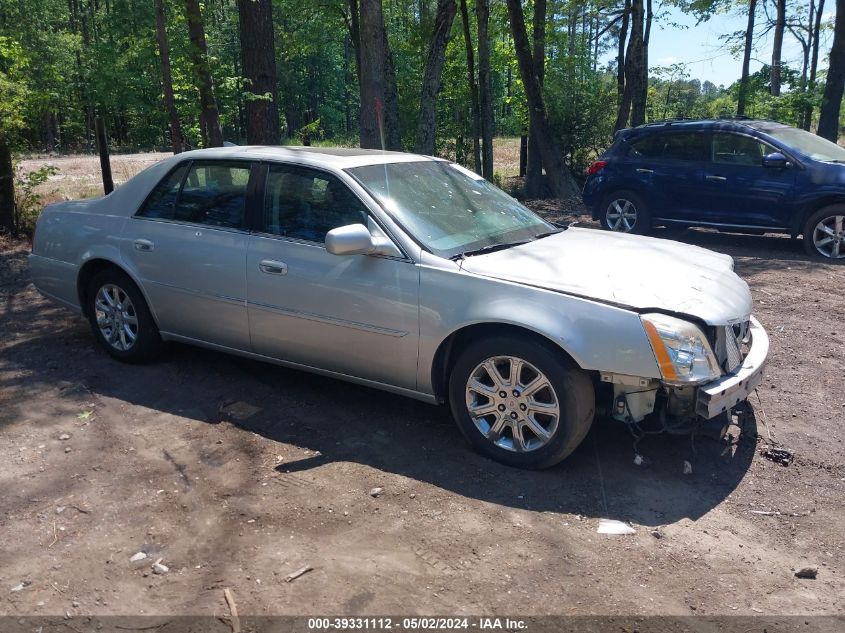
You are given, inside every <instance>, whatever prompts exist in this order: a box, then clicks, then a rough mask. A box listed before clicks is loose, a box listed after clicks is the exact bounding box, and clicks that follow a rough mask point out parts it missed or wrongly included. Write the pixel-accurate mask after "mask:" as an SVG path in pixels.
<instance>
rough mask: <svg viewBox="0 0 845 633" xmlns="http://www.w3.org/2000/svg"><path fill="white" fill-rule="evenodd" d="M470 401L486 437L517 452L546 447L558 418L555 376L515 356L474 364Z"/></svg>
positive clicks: (473, 415)
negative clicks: (544, 372)
mask: <svg viewBox="0 0 845 633" xmlns="http://www.w3.org/2000/svg"><path fill="white" fill-rule="evenodd" d="M466 406H467V410H468V411H469V415H470V418H471V419H472V421H473V423H474V424H475V426H476V428H477V429H478V430H479V431H480V432H481V434H482V435H483V436H484V437H486V438H487V439H488V440H489V441H490V442H492V443H493V444H495V445H496V446H499V447H500V448H504V449H506V450H509V451H514V452H527V451H533V450H537V449H538V448H541V447H542V446H545V445H546V444H547V443H548V442H549V441H550V440H551V439H552V437H553V436H554V434H555V431H557V427H558V423H559V421H560V403H559V401H558V397H557V393H556V392H555V389H554V387H553V386H552V383H551V381H549V379H548V378H547V377H546V376H545V374H543V372H541V371H540V370H539V369H537V368H536V367H534V366H533V365H532V364H530V363H528V362H527V361H525V360H523V359H521V358H517V357H515V356H494V357H492V358H488V359H487V360H485V361H483V362H481V363H479V364H478V365H477V366H476V368H475V369H474V370H473V371H472V373H471V374H470V376H469V379H468V380H467V385H466Z"/></svg>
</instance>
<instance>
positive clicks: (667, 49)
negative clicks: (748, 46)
mask: <svg viewBox="0 0 845 633" xmlns="http://www.w3.org/2000/svg"><path fill="white" fill-rule="evenodd" d="M665 11H666V17H664V18H663V19H661V20H659V21H658V20H655V22H654V24H653V26H652V29H651V39H650V42H649V47H648V57H649V67H650V68H654V67H655V66H669V65H670V64H675V63H683V64H686V66H687V72H688V73H689V75H690V78H691V79H700V80H701V81H702V82H703V81H706V80H709V81H712V82H713V83H714V84H716V85H717V86H718V85H724V86H725V87H727V86H729V85H731V84H732V83H733V82H734V81H736V80H737V79H739V76H740V73H741V71H742V58H741V53H740V54H738V55H737V56H733V55H732V54H731V53H730V51H729V50H728V47H727V46H726V45H725V43H724V41H723V40H721V39H719V36H720V35H722V34H725V33H733V32H735V31H744V30H745V27H746V23H747V19H748V18H747V16H742V15H729V14H721V15H716V16H714V17H712V18H710V20H709V21H708V22H704V23H702V24H699V25H698V26H696V24H695V18H694V17H692V16H690V15H686V14H684V13H683V12H681V11H680V10H679V9H669V10H665ZM825 13H826V14H827V15H825V19H830V18H832V17H833V13H832V12H831V13H828V12H827V11H826V12H825ZM763 19H764V16H763V15H762V13H761V14H759V15H758V16H757V20H758V22H762V20H763ZM672 22H674V23H676V24H677V25H678V26H673V25H671V24H670V23H672ZM684 27H686V28H684ZM771 39H772V38H771V35H769V36H768V37H766V38H761V39H758V40H757V41H756V42H755V49H756V50H755V51H754V52H753V53H752V59H751V72H752V73H753V72H755V71H757V70H759V69H760V66H761V65H762V64H763V62H767V63H768V61H769V60H771V55H772V42H771ZM831 39H832V38H831V37H830V35H829V34H828V36H827V41H825V40H822V44H823V46H822V48H821V50H820V52H819V67H820V68H824V67H826V65H827V55H828V53H829V51H830V44H831ZM783 46H784V49H783V58H784V61H785V62H786V63H787V65H790V66H792V67H794V68H798V69H799V70H800V67H801V60H802V52H801V45H800V44H799V43H798V41H797V40H796V39H795V38H794V37H793V36H792V35H791V34H790V33H789V32H787V34H786V36H785V37H784V44H783ZM611 55H613V53H612V52H611V53H609V55H608V56H611Z"/></svg>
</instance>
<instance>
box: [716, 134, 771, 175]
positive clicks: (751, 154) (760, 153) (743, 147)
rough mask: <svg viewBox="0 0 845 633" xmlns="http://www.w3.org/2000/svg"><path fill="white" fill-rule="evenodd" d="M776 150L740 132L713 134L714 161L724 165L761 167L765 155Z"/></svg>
mask: <svg viewBox="0 0 845 633" xmlns="http://www.w3.org/2000/svg"><path fill="white" fill-rule="evenodd" d="M774 151H775V150H774V149H773V148H771V147H769V146H768V145H766V144H765V143H761V142H760V141H758V140H757V139H754V138H751V137H750V136H742V135H740V134H724V133H719V134H714V135H713V162H714V163H721V164H723V165H744V166H748V167H750V166H753V167H761V166H762V165H763V157H764V156H765V155H766V154H771V153H772V152H774Z"/></svg>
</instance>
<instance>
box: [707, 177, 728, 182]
mask: <svg viewBox="0 0 845 633" xmlns="http://www.w3.org/2000/svg"><path fill="white" fill-rule="evenodd" d="M707 180H709V181H710V182H725V181H726V180H727V178H725V177H724V176H707Z"/></svg>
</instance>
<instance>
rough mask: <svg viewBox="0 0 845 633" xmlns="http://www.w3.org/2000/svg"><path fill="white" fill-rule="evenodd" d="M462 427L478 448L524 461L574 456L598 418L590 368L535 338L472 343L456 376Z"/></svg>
mask: <svg viewBox="0 0 845 633" xmlns="http://www.w3.org/2000/svg"><path fill="white" fill-rule="evenodd" d="M449 402H450V405H451V409H452V415H453V416H454V418H455V421H456V422H457V423H458V427H459V428H460V430H461V432H462V433H463V434H464V436H466V438H467V439H468V440H469V442H470V444H472V446H473V447H474V448H475V449H476V450H477V451H479V452H481V453H483V454H485V455H487V456H489V457H492V458H493V459H495V460H497V461H500V462H503V463H505V464H508V465H510V466H517V467H520V468H547V467H549V466H553V465H554V464H557V463H558V462H560V461H561V460H562V459H564V458H565V457H566V456H568V455H569V454H570V453H571V452H572V451H574V450H575V448H576V447H577V446H578V444H580V443H581V441H582V440H583V439H584V436H585V435H586V434H587V431H589V429H590V425H591V424H592V421H593V415H594V410H595V394H594V392H593V385H592V382H591V381H590V378H589V377H588V375H587V373H586V372H584V371H582V370H581V369H578V368H576V367H572V366H571V365H570V364H569V363H567V362H566V361H565V360H564V359H563V358H561V354H560V353H555V352H554V351H552V350H551V349H549V348H548V347H546V346H545V345H542V344H541V343H539V342H537V341H534V340H532V339H530V338H520V337H497V338H492V339H485V340H481V341H476V342H475V343H471V344H470V345H469V346H468V347H467V348H466V349H464V350H463V351H462V352H461V354H460V356H459V357H458V359H457V361H456V363H455V365H454V367H453V369H452V373H451V375H450V379H449Z"/></svg>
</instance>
